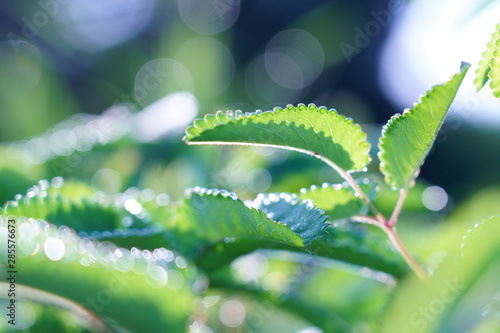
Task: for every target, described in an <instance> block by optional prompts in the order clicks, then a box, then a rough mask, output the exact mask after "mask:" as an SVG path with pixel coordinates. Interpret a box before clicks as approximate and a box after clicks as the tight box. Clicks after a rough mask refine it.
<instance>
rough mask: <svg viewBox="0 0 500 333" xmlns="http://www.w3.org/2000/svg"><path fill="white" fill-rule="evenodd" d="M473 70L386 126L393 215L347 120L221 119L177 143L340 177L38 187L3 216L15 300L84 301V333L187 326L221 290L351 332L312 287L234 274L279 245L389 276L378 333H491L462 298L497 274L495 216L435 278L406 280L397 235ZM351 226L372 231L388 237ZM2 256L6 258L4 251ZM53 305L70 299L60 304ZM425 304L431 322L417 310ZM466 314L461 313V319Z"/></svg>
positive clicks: (321, 111) (328, 113)
mask: <svg viewBox="0 0 500 333" xmlns="http://www.w3.org/2000/svg"><path fill="white" fill-rule="evenodd" d="M495 52H496V51H492V54H495ZM489 66H491V71H490V74H488V75H490V77H491V78H492V82H495V75H494V74H495V69H494V68H495V61H494V60H491V61H489ZM468 68H469V65H468V64H462V66H461V68H460V71H459V72H458V73H457V74H455V75H454V76H453V77H452V78H451V79H450V80H449V81H447V82H446V83H444V84H442V85H437V86H435V87H433V88H432V89H431V90H430V91H429V92H428V93H427V94H425V95H424V96H423V97H422V98H421V100H420V102H419V103H417V104H416V105H415V106H414V107H413V108H411V109H408V110H405V112H404V113H403V114H402V115H396V116H394V117H393V118H392V119H391V120H390V121H389V122H388V124H387V125H386V126H385V127H384V129H383V132H382V134H381V137H380V140H379V145H378V147H379V150H380V152H379V159H380V170H381V172H382V173H383V175H384V180H385V182H386V183H387V184H388V185H389V186H390V187H392V188H393V189H394V190H397V191H398V192H399V200H398V202H397V205H396V207H395V209H394V213H393V214H392V215H391V216H390V217H389V218H386V217H385V216H383V215H382V214H381V213H380V212H379V211H378V210H377V208H376V207H375V206H374V205H373V200H374V197H375V196H376V195H377V191H378V187H379V186H378V185H377V184H376V183H375V182H374V181H372V180H370V179H367V178H358V179H354V178H353V175H354V174H355V173H359V172H363V171H366V167H367V166H368V164H369V163H370V161H371V157H370V154H369V151H370V144H369V143H368V141H367V139H366V134H365V133H364V132H363V130H362V129H361V127H360V126H359V125H357V124H355V123H354V122H353V121H352V120H351V119H348V118H345V117H344V116H342V115H339V114H338V113H337V112H336V111H335V110H333V109H332V110H329V109H327V108H324V107H316V106H315V105H313V104H310V105H308V106H306V105H303V104H299V105H297V106H292V105H289V106H287V107H286V108H275V109H274V110H272V111H267V112H262V111H257V112H254V113H246V114H244V113H242V112H239V111H236V112H227V113H223V112H218V113H217V114H216V115H208V116H206V117H205V118H204V119H199V120H196V121H195V123H194V125H193V126H192V127H190V128H189V129H188V130H187V131H186V136H185V141H186V142H188V143H189V144H227V145H257V146H270V147H275V148H285V149H290V150H294V151H298V152H302V153H306V154H308V155H312V156H315V157H317V158H319V159H320V160H322V161H324V162H325V163H327V164H328V165H329V166H331V167H332V168H333V169H335V170H336V171H337V172H338V173H339V174H340V175H341V176H342V177H343V178H344V179H345V180H346V182H345V183H343V184H330V183H325V184H323V185H320V186H311V187H309V188H305V189H303V190H301V191H299V192H297V193H268V194H259V195H258V196H257V197H256V198H255V199H254V200H252V201H247V202H244V201H242V200H240V199H238V198H237V197H236V195H235V194H234V193H230V192H227V191H224V190H217V189H206V188H201V187H196V188H191V189H188V190H186V193H185V197H184V199H183V200H181V201H180V202H176V203H173V204H169V205H166V204H164V203H163V202H161V201H159V200H155V198H154V197H151V196H141V195H140V193H141V191H140V190H137V189H135V190H134V189H131V190H129V191H126V192H124V193H121V194H114V195H108V196H106V195H103V194H102V193H96V192H94V190H92V189H91V188H90V187H88V186H87V185H85V184H81V183H68V184H66V185H64V186H62V187H61V186H59V184H57V182H55V185H56V186H50V185H49V183H48V182H46V181H41V182H40V183H39V184H38V185H36V186H34V187H32V188H30V189H29V190H28V193H27V194H26V196H24V197H17V198H16V200H14V201H9V202H7V203H6V204H5V206H4V207H3V208H2V212H1V215H0V229H1V230H2V232H3V233H4V234H6V232H5V231H6V230H7V224H8V220H9V219H14V220H15V221H17V222H16V223H17V232H18V240H17V243H18V252H19V255H18V262H19V271H20V272H21V271H22V274H19V276H18V281H17V282H18V283H19V292H20V295H22V296H23V297H24V298H25V299H26V300H31V301H36V302H40V303H42V304H48V305H56V306H59V307H62V308H64V309H66V310H69V311H72V309H74V304H80V305H81V306H83V307H84V308H85V309H88V310H90V311H92V313H93V315H96V316H97V318H99V319H96V317H92V316H90V317H86V318H83V323H84V325H85V326H86V327H87V328H88V329H91V330H95V331H102V332H112V331H115V330H123V331H134V332H140V331H148V332H164V331H169V332H182V331H185V329H186V326H187V325H188V323H190V322H191V323H193V322H196V320H197V318H198V317H199V316H200V313H202V314H203V313H206V312H207V311H208V307H209V305H207V303H210V302H207V296H209V295H210V294H211V293H212V292H214V291H216V290H219V291H221V290H223V291H226V292H239V293H243V294H247V295H250V296H252V297H253V298H255V299H259V300H262V301H269V300H272V301H273V303H272V304H273V306H276V307H281V308H283V309H285V310H287V311H289V312H292V313H294V314H295V315H296V316H298V317H302V318H304V319H305V320H306V321H308V322H309V323H310V324H313V325H315V326H317V327H319V328H320V329H322V330H323V331H325V332H330V331H349V330H350V329H351V328H352V327H351V326H350V325H351V324H352V323H349V324H346V320H345V317H343V316H342V314H343V312H342V309H341V308H339V307H338V306H337V305H336V304H329V303H328V301H327V300H326V301H325V304H328V305H322V304H316V303H315V302H314V300H313V299H311V298H308V297H307V284H306V286H305V287H301V288H303V289H300V288H299V290H298V291H294V290H288V291H286V292H282V293H278V294H276V293H274V292H273V290H272V289H269V288H264V287H263V286H262V285H261V284H251V283H245V282H243V281H241V280H238V279H236V278H234V277H233V276H232V275H231V272H230V271H231V267H232V264H233V263H234V262H235V260H238V259H237V258H241V256H244V255H248V254H251V253H254V251H256V250H272V251H276V250H279V251H283V250H284V251H287V253H290V254H294V255H297V256H298V257H305V258H308V259H307V260H314V262H313V266H318V265H320V264H322V263H323V262H329V263H330V262H343V263H346V264H349V265H354V267H362V268H363V269H364V270H365V271H366V269H369V270H370V271H371V272H378V273H376V274H379V273H381V274H383V275H384V276H386V277H391V278H390V279H388V280H387V279H386V280H385V281H386V282H385V283H388V284H389V285H390V284H391V283H393V282H387V281H401V283H398V285H397V287H396V288H395V292H394V295H393V298H392V300H391V302H390V303H389V305H388V307H387V308H386V311H385V317H384V319H383V320H382V323H381V331H383V332H403V331H411V332H413V331H415V332H417V331H421V330H428V331H433V332H443V331H453V330H455V329H457V330H458V329H459V328H460V327H463V325H465V324H467V325H468V327H474V328H477V327H479V326H478V325H482V326H481V329H483V328H482V327H490V326H487V325H494V324H495V320H491V321H489V322H485V321H484V320H483V321H481V320H480V314H479V315H478V313H477V311H476V312H474V311H468V310H471V307H472V306H474V305H477V303H474V304H471V303H470V302H467V298H469V297H474V296H477V295H483V296H484V295H487V293H488V292H491V290H490V289H491V285H492V284H491V283H489V282H488V281H489V280H488V281H487V282H486V283H484V284H482V288H479V289H477V288H476V289H475V288H474V287H473V286H475V285H476V284H477V282H478V281H479V280H481V281H482V280H483V279H488V278H492V277H494V276H495V274H496V273H497V271H498V269H497V268H495V267H498V265H496V264H497V263H498V260H499V252H500V247H498V244H497V242H495V236H494V235H496V234H498V225H499V224H498V223H499V221H498V218H493V219H491V220H489V221H487V222H485V223H484V224H481V225H480V226H478V227H477V228H476V230H474V231H472V232H471V233H470V236H469V237H468V238H467V240H466V241H465V246H464V247H463V248H462V249H458V250H457V252H456V253H453V254H451V255H449V257H448V258H446V261H445V262H444V263H443V264H442V265H441V267H440V268H439V270H438V271H437V272H436V273H435V275H434V276H433V277H432V278H431V279H430V280H429V281H421V280H419V279H417V278H416V277H415V276H413V274H408V272H409V271H410V270H409V268H408V265H407V264H406V263H405V262H404V260H403V258H404V259H405V260H406V261H407V263H408V264H409V265H410V267H411V268H412V269H413V270H416V271H417V270H418V269H420V268H419V266H418V264H416V262H415V261H414V259H413V258H412V257H411V255H409V253H408V252H407V250H406V249H405V248H404V247H403V246H402V244H401V242H400V241H399V238H398V237H397V234H396V231H395V223H396V221H397V219H398V215H399V212H400V211H401V209H402V206H403V203H404V200H405V198H406V196H407V194H408V192H409V190H410V188H411V187H412V186H413V184H414V181H415V178H416V177H417V175H418V170H419V168H420V167H421V165H422V163H423V162H424V160H425V158H426V156H427V154H428V153H429V151H430V149H431V147H432V144H433V142H434V140H435V138H436V136H437V133H438V131H439V129H440V127H441V125H442V123H443V121H444V118H445V116H446V114H447V112H448V109H449V107H450V105H451V103H452V101H453V99H454V97H455V94H456V93H457V91H458V88H459V87H460V84H461V82H462V80H463V79H464V77H465V75H466V73H467V70H468ZM483 80H484V79H483ZM484 83H485V82H484ZM484 83H483V85H484ZM350 221H354V222H364V223H368V224H372V225H374V226H375V227H379V228H380V229H381V230H382V232H380V230H379V229H377V228H372V226H364V225H358V224H354V223H351V222H350ZM346 222H347V223H346ZM365 227H368V228H365ZM367 231H368V232H367ZM384 232H385V234H384ZM386 235H388V236H389V239H390V240H391V241H392V242H393V245H394V247H395V249H396V250H397V251H394V249H393V248H392V247H391V245H390V243H389V242H388V240H387V239H386ZM0 251H5V249H4V248H2V249H1V250H0ZM398 252H399V253H398ZM400 254H401V255H402V256H400ZM1 258H7V255H6V253H3V252H2V254H1ZM2 260H3V259H2ZM415 265H417V266H418V267H416V266H415ZM306 273H309V272H303V275H307V274H306ZM417 273H418V272H417ZM374 274H375V273H374ZM420 275H421V277H424V276H425V272H424V271H423V270H422V272H420ZM453 277H456V280H454V279H453ZM306 278H307V277H306ZM311 280H314V277H311ZM490 280H491V279H490ZM297 284H298V285H300V284H301V283H297ZM1 286H2V287H5V283H2V285H1ZM23 288H26V289H23ZM29 288H35V289H33V290H36V291H37V292H35V293H30V292H29V291H30V290H32V289H29ZM446 288H448V289H446ZM41 291H43V292H48V293H49V294H47V293H40V292H41ZM436 292H437V293H438V294H439V295H440V296H439V297H440V298H436ZM325 293H326V291H325ZM328 295H330V294H328ZM442 295H444V296H442ZM57 297H63V298H64V300H63V301H60V302H58V301H55V300H56V299H58V298H57ZM329 297H330V296H329ZM436 299H437V301H436ZM436 302H439V306H440V309H439V311H438V310H436V309H435V307H436V305H434V304H437V303H436ZM196 304H198V306H195V305H196ZM200 304H201V305H200ZM481 304H482V303H481ZM193 307H194V311H193ZM422 308H424V309H429V311H431V314H430V315H427V313H426V314H421V313H420V312H419V311H420V309H422ZM401 309H403V311H402V310H401ZM467 311H468V312H467ZM73 312H75V311H73ZM466 312H467V313H468V314H469V315H468V316H463V313H466ZM491 312H492V313H494V314H495V313H497V312H498V311H494V310H492V311H491ZM101 318H102V319H103V321H102V322H101V321H100V319H101ZM488 318H490V317H488ZM353 320H354V321H356V320H359V319H353ZM488 320H490V319H488ZM408 323H410V325H408ZM59 325H61V324H60V323H59ZM44 329H47V328H46V327H45V328H44ZM483 331H484V330H483Z"/></svg>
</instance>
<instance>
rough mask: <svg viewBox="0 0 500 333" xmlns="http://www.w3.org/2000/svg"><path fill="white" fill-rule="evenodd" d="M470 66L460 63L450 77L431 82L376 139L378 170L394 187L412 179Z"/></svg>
mask: <svg viewBox="0 0 500 333" xmlns="http://www.w3.org/2000/svg"><path fill="white" fill-rule="evenodd" d="M469 67H470V65H469V64H467V63H462V65H461V66H460V71H459V72H458V73H456V74H455V75H453V76H452V78H451V79H450V80H449V81H447V82H445V83H444V84H441V85H436V86H434V87H433V88H432V89H431V90H430V91H428V92H427V93H426V94H425V95H424V96H422V97H421V99H420V101H419V102H418V104H416V105H415V106H413V107H412V108H411V109H407V110H405V112H404V113H403V114H402V115H400V114H397V115H395V116H393V117H392V118H391V119H390V120H389V122H388V123H387V125H385V126H384V129H383V130H382V136H381V138H380V141H379V148H380V153H379V154H380V155H379V157H380V170H381V171H382V173H383V174H384V176H385V181H386V182H387V183H388V184H389V185H391V186H392V187H393V188H394V189H402V188H408V187H409V186H410V184H411V182H412V181H413V180H414V179H415V177H416V174H417V172H418V170H419V168H420V166H421V165H422V163H423V162H424V160H425V158H426V156H427V154H428V153H429V151H430V149H431V147H432V144H433V143H434V141H435V139H436V136H437V134H438V131H439V129H440V128H441V125H442V124H443V121H444V118H445V116H446V114H447V112H448V109H449V107H450V105H451V103H452V101H453V99H454V98H455V95H456V93H457V91H458V88H459V87H460V84H461V83H462V80H463V78H464V77H465V74H466V73H467V71H468V69H469Z"/></svg>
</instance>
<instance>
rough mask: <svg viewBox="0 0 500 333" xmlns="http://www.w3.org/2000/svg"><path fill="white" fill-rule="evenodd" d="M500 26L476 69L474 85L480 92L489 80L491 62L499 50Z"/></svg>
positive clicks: (499, 25) (492, 36)
mask: <svg viewBox="0 0 500 333" xmlns="http://www.w3.org/2000/svg"><path fill="white" fill-rule="evenodd" d="M499 31H500V24H498V25H497V26H496V28H495V32H494V33H493V34H492V35H491V40H490V41H489V42H488V45H487V46H486V50H485V51H484V52H483V55H482V57H481V60H480V61H479V66H478V68H477V69H476V77H475V78H474V85H475V86H476V89H477V90H478V91H479V90H481V88H483V87H484V85H485V84H486V82H488V80H489V73H490V71H491V67H490V64H491V61H492V60H493V54H494V52H495V50H496V49H497V46H496V42H497V40H498V38H499V37H500V35H499V33H498V32H499Z"/></svg>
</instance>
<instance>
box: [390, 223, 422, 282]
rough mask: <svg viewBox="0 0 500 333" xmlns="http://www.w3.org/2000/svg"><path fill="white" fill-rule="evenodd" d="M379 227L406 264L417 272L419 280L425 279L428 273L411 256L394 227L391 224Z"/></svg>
mask: <svg viewBox="0 0 500 333" xmlns="http://www.w3.org/2000/svg"><path fill="white" fill-rule="evenodd" d="M381 228H382V229H383V230H384V231H385V232H386V234H387V236H388V237H389V239H390V240H391V242H392V244H394V246H395V247H396V250H397V251H398V252H399V253H400V254H401V256H402V257H403V259H404V260H405V261H406V263H407V264H408V266H410V267H411V269H412V270H413V271H414V272H415V274H417V276H418V277H419V278H420V279H421V280H427V279H428V278H429V275H427V272H426V271H424V269H423V268H422V267H421V266H420V264H419V263H418V262H417V261H416V260H415V258H413V256H412V255H411V253H410V251H408V249H407V248H406V247H405V246H404V244H403V242H402V241H401V239H400V238H399V236H398V234H397V232H396V229H395V228H394V227H393V226H388V225H383V226H381Z"/></svg>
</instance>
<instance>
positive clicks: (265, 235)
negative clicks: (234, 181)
mask: <svg viewBox="0 0 500 333" xmlns="http://www.w3.org/2000/svg"><path fill="white" fill-rule="evenodd" d="M253 204H254V205H255V206H257V207H261V208H262V209H264V210H265V211H266V213H267V216H266V213H265V212H264V211H261V210H258V209H256V208H252V207H249V206H247V205H245V204H244V203H243V202H242V201H241V200H239V199H237V198H236V196H235V195H234V194H233V193H229V192H226V191H222V190H214V189H211V190H210V189H205V188H200V187H197V188H193V189H190V190H188V192H187V198H186V199H185V200H184V202H183V203H182V204H181V205H180V206H179V207H178V210H177V214H176V215H177V216H176V217H175V218H174V219H175V222H174V224H170V225H167V226H165V229H166V230H167V236H166V237H169V238H171V241H172V242H173V243H175V244H176V245H177V246H178V248H179V249H180V250H181V252H183V253H184V254H186V255H188V256H190V257H195V256H196V255H197V254H199V253H200V251H201V252H203V251H202V250H203V248H204V247H207V246H208V247H209V246H213V245H214V244H217V243H222V242H234V241H236V240H238V239H245V238H258V239H265V240H272V241H277V242H281V243H284V244H287V245H290V246H295V247H300V248H305V247H306V245H307V244H309V243H310V242H311V241H312V240H313V239H315V238H317V237H320V236H322V235H323V229H324V228H325V227H326V226H327V224H325V223H324V221H325V220H326V216H324V215H323V211H321V210H320V209H318V208H316V207H314V205H312V204H311V203H306V202H302V201H300V200H299V199H298V198H295V197H292V196H291V195H284V196H282V197H280V196H277V195H267V196H264V195H263V196H261V197H259V199H258V200H256V201H255V202H254V203H253ZM287 224H288V225H287Z"/></svg>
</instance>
